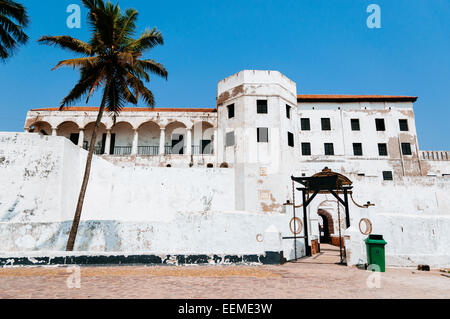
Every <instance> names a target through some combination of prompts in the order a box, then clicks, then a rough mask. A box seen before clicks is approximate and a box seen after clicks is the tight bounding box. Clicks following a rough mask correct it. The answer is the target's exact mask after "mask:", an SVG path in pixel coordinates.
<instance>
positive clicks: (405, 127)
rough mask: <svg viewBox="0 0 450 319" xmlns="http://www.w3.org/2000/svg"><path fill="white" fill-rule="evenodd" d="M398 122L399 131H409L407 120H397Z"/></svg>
mask: <svg viewBox="0 0 450 319" xmlns="http://www.w3.org/2000/svg"><path fill="white" fill-rule="evenodd" d="M398 123H399V124H400V131H402V132H407V131H409V127H408V120H399V121H398Z"/></svg>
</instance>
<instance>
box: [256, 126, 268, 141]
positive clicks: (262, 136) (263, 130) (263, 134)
mask: <svg viewBox="0 0 450 319" xmlns="http://www.w3.org/2000/svg"><path fill="white" fill-rule="evenodd" d="M256 133H257V134H258V136H257V138H258V143H268V142H269V129H268V128H267V127H258V128H257V132H256Z"/></svg>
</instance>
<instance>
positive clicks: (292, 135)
mask: <svg viewBox="0 0 450 319" xmlns="http://www.w3.org/2000/svg"><path fill="white" fill-rule="evenodd" d="M288 145H289V146H290V147H294V134H292V133H291V132H288Z"/></svg>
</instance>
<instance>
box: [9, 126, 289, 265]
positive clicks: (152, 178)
mask: <svg viewBox="0 0 450 319" xmlns="http://www.w3.org/2000/svg"><path fill="white" fill-rule="evenodd" d="M86 155H87V152H86V151H84V150H82V149H80V148H78V147H76V146H75V145H73V144H72V143H71V142H70V141H69V140H67V139H66V138H64V137H48V136H40V135H37V134H21V133H15V134H13V133H0V176H1V177H0V178H1V183H0V185H1V188H2V189H1V191H0V257H1V256H3V257H8V256H9V257H10V256H46V255H47V256H48V255H52V254H53V255H54V254H55V253H58V252H62V251H64V250H65V245H66V241H67V238H68V233H69V231H70V226H71V221H72V218H73V214H74V211H75V206H76V201H77V198H78V193H79V188H80V184H81V179H82V175H83V172H84V165H85V159H86ZM234 196H235V195H234V170H233V169H206V168H205V169H198V168H183V169H181V168H159V167H155V168H149V167H119V166H115V165H113V164H112V163H110V162H108V161H105V160H103V159H102V158H100V157H97V156H95V157H94V160H93V165H92V172H91V178H90V183H89V186H88V190H87V195H86V200H85V205H84V209H83V213H82V220H81V224H80V229H79V234H78V237H77V241H76V247H75V248H76V250H77V251H80V252H84V253H88V254H104V253H121V254H125V253H126V254H130V253H133V254H136V253H143V254H144V253H145V254H184V255H186V254H229V255H239V254H241V255H244V254H246V255H250V254H253V255H255V254H257V255H261V254H264V253H265V252H266V251H269V250H270V251H277V252H280V251H281V249H282V247H281V239H280V236H279V231H278V229H279V228H281V227H283V225H287V222H285V221H284V219H285V217H286V215H280V214H266V215H264V216H260V215H258V214H254V213H249V212H239V211H235V209H234V203H235V200H234ZM274 230H275V231H274ZM280 231H281V230H280ZM266 232H267V235H266ZM274 233H275V237H274V236H273V234H274ZM265 238H267V240H265ZM270 238H272V239H270ZM273 238H275V239H273ZM274 249H275V250H274Z"/></svg>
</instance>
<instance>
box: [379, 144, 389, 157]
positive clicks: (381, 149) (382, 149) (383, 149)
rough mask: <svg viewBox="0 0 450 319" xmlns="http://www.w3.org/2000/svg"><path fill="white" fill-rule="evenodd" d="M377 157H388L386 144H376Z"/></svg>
mask: <svg viewBox="0 0 450 319" xmlns="http://www.w3.org/2000/svg"><path fill="white" fill-rule="evenodd" d="M378 155H380V156H388V151H387V144H378Z"/></svg>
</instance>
